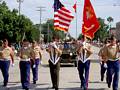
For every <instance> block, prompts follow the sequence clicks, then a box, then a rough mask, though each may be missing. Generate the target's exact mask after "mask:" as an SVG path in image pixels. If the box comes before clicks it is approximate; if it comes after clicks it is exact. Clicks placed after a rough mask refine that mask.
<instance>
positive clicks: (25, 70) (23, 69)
mask: <svg viewBox="0 0 120 90" xmlns="http://www.w3.org/2000/svg"><path fill="white" fill-rule="evenodd" d="M32 55H33V54H32V53H31V48H30V47H29V42H28V40H26V39H25V40H23V42H22V47H21V49H20V50H19V52H18V56H19V57H20V63H19V65H20V76H21V84H22V87H23V89H25V90H28V89H29V84H30V58H31V56H32Z"/></svg>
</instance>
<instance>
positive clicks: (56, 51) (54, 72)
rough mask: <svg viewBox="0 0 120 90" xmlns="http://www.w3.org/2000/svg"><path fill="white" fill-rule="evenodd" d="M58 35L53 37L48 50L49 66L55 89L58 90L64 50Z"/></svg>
mask: <svg viewBox="0 0 120 90" xmlns="http://www.w3.org/2000/svg"><path fill="white" fill-rule="evenodd" d="M58 41H59V38H58V37H53V42H52V43H51V44H50V45H49V46H48V48H47V51H48V52H49V54H50V60H49V67H50V74H51V80H52V85H53V87H52V88H53V89H55V90H58V87H59V71H60V61H59V59H60V56H61V54H62V50H61V49H60V48H59V46H58Z"/></svg>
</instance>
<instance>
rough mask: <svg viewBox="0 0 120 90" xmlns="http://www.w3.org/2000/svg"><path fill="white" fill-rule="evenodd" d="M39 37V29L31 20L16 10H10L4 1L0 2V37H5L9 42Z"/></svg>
mask: <svg viewBox="0 0 120 90" xmlns="http://www.w3.org/2000/svg"><path fill="white" fill-rule="evenodd" d="M38 37H39V31H38V30H37V28H36V27H35V26H34V24H33V22H32V21H31V20H30V19H29V18H27V17H26V16H25V15H20V16H19V15H18V10H16V9H13V10H12V11H11V10H10V9H9V8H8V7H7V5H6V3H5V1H3V2H2V3H1V4H0V39H3V38H7V39H9V41H10V42H13V43H14V42H20V41H22V39H23V38H26V39H28V40H30V41H31V40H32V39H35V40H37V39H38Z"/></svg>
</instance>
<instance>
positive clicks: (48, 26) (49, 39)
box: [47, 19, 50, 43]
mask: <svg viewBox="0 0 120 90" xmlns="http://www.w3.org/2000/svg"><path fill="white" fill-rule="evenodd" d="M49 23H50V21H49V19H48V20H47V24H48V34H47V35H48V40H47V41H48V43H49V40H50V38H49V37H50V24H49Z"/></svg>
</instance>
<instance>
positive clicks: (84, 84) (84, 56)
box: [77, 37, 92, 90]
mask: <svg viewBox="0 0 120 90" xmlns="http://www.w3.org/2000/svg"><path fill="white" fill-rule="evenodd" d="M83 38H84V37H83ZM91 54H92V49H91V45H90V43H89V42H88V39H87V38H85V40H84V42H83V43H81V44H80V45H79V46H78V49H77V57H78V72H79V77H80V80H81V88H83V89H84V90H87V89H88V79H89V69H90V58H89V57H90V55H91Z"/></svg>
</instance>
